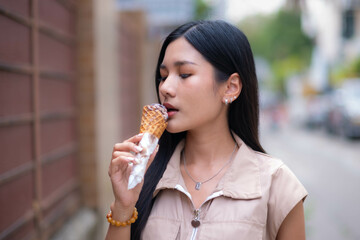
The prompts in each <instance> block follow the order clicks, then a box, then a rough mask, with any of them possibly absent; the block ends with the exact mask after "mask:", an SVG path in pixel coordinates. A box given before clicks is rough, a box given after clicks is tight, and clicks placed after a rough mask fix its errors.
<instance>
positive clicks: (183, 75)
mask: <svg viewBox="0 0 360 240" xmlns="http://www.w3.org/2000/svg"><path fill="white" fill-rule="evenodd" d="M190 76H191V74H180V77H181V78H188V77H190Z"/></svg>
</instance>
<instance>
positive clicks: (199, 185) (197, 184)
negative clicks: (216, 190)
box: [195, 182, 201, 190]
mask: <svg viewBox="0 0 360 240" xmlns="http://www.w3.org/2000/svg"><path fill="white" fill-rule="evenodd" d="M200 187H201V182H197V183H196V185H195V189H196V190H200Z"/></svg>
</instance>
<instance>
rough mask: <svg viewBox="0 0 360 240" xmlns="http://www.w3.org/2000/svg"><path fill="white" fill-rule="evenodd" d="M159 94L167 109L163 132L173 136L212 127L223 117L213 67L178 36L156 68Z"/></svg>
mask: <svg viewBox="0 0 360 240" xmlns="http://www.w3.org/2000/svg"><path fill="white" fill-rule="evenodd" d="M160 75H161V80H160V85H159V95H160V100H161V103H162V104H163V105H164V106H165V107H166V108H167V109H168V114H169V121H168V127H167V131H169V132H171V133H177V132H182V131H191V130H195V129H199V128H204V127H205V128H206V127H213V126H214V123H215V122H216V121H219V119H220V115H221V114H224V112H226V111H224V109H223V108H224V106H223V104H222V94H221V92H222V90H223V89H224V87H222V85H225V84H217V83H216V82H215V74H214V67H213V66H212V65H211V64H210V63H209V62H208V61H207V60H205V58H204V57H203V56H202V55H201V54H200V53H199V52H198V51H197V50H196V49H195V48H194V47H193V46H192V45H191V44H190V43H188V41H187V40H186V39H185V38H183V37H181V38H179V39H177V40H175V41H173V42H172V43H170V44H169V46H168V47H167V49H166V52H165V56H164V60H163V62H162V64H161V65H160Z"/></svg>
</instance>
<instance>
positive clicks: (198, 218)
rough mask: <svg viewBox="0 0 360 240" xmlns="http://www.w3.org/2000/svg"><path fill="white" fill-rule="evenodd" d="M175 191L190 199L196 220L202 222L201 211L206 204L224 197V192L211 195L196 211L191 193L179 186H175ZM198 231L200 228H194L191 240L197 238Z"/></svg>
mask: <svg viewBox="0 0 360 240" xmlns="http://www.w3.org/2000/svg"><path fill="white" fill-rule="evenodd" d="M175 189H177V190H178V191H180V192H182V193H184V194H185V195H186V196H187V197H188V198H189V199H190V201H191V204H192V205H193V209H194V215H195V217H194V220H200V209H201V207H202V206H203V205H204V204H205V203H206V202H208V201H210V200H212V199H214V198H216V197H219V196H221V195H223V191H218V192H214V193H213V194H211V195H210V196H209V197H207V198H206V199H205V201H204V202H203V203H202V204H201V205H200V207H199V208H198V209H196V208H195V206H194V203H193V201H192V199H191V195H190V193H188V192H187V191H185V189H184V188H183V187H182V186H181V185H179V184H177V185H176V186H175ZM197 231H198V227H193V230H192V233H191V237H190V240H194V239H195V238H196V234H197Z"/></svg>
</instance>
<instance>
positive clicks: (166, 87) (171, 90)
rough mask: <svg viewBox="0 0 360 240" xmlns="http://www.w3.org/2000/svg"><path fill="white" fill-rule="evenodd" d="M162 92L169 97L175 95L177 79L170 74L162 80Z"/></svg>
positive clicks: (160, 90) (160, 87) (160, 89)
mask: <svg viewBox="0 0 360 240" xmlns="http://www.w3.org/2000/svg"><path fill="white" fill-rule="evenodd" d="M159 92H160V94H161V95H162V96H163V97H165V98H167V97H175V94H176V79H175V77H172V76H171V75H169V76H168V77H167V78H166V79H165V80H164V81H161V82H160V85H159Z"/></svg>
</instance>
